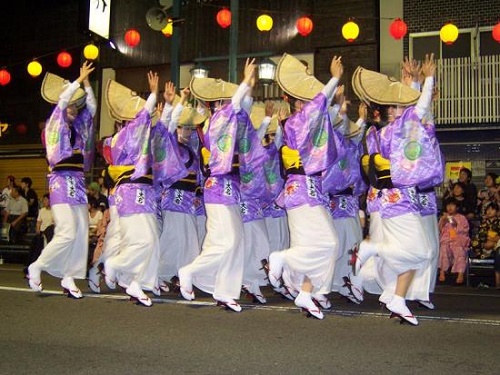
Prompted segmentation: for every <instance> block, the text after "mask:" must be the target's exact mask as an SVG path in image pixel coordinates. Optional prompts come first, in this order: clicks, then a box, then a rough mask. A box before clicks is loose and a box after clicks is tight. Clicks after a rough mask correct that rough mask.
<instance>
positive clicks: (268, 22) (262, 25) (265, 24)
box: [257, 14, 273, 31]
mask: <svg viewBox="0 0 500 375" xmlns="http://www.w3.org/2000/svg"><path fill="white" fill-rule="evenodd" d="M272 28H273V19H272V17H271V16H268V15H267V14H262V15H260V16H259V17H258V18H257V29H259V31H269V30H271V29H272Z"/></svg>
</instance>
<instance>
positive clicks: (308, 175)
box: [269, 55, 343, 319]
mask: <svg viewBox="0 0 500 375" xmlns="http://www.w3.org/2000/svg"><path fill="white" fill-rule="evenodd" d="M293 65H295V68H294V69H289V67H290V66H293ZM305 69H306V68H305V67H304V65H302V63H301V62H299V61H298V60H297V59H295V58H293V57H291V56H290V55H285V56H284V57H283V58H282V59H281V61H280V64H279V65H278V75H277V76H278V83H279V84H280V86H281V87H282V89H283V90H284V91H285V92H287V93H288V94H289V95H291V96H293V100H292V102H293V105H292V107H293V108H294V111H295V113H294V114H293V115H292V116H291V117H289V118H288V119H287V120H286V122H285V126H284V131H283V141H284V144H285V146H283V147H282V148H281V150H282V160H283V165H284V167H285V169H286V174H287V181H286V184H285V189H284V191H283V192H282V194H281V195H280V197H279V198H278V200H277V203H278V204H279V205H280V206H282V207H285V208H286V210H287V214H288V223H289V227H290V245H291V246H290V248H288V249H285V250H283V251H276V252H273V253H271V255H270V256H269V281H270V283H271V284H272V285H273V287H274V288H276V289H277V288H280V287H281V285H282V279H281V277H282V273H283V269H284V267H285V266H286V267H288V268H289V269H290V271H291V273H292V274H293V275H294V276H297V275H298V276H299V277H300V278H301V279H302V282H301V283H300V284H301V285H300V293H299V294H298V296H297V297H296V298H295V305H296V306H298V307H300V308H302V309H304V310H305V311H307V312H308V313H309V314H311V315H312V316H314V317H316V318H318V319H323V317H324V316H323V313H322V311H321V309H320V308H319V307H318V306H316V304H315V303H314V302H313V296H312V295H311V293H313V295H314V297H315V298H316V299H317V300H318V302H320V303H321V302H325V303H326V301H325V300H326V297H325V296H324V295H325V294H328V293H329V292H330V287H331V274H332V273H333V269H334V264H335V259H336V257H337V256H336V254H337V251H338V242H337V236H336V233H335V229H334V227H333V223H332V218H331V216H330V214H329V213H328V211H327V209H326V207H325V199H326V197H325V196H324V194H323V192H322V190H321V172H322V171H324V170H326V169H327V168H329V167H330V166H331V165H332V164H333V163H334V162H335V161H336V159H337V153H336V148H335V140H334V135H333V134H332V132H333V127H332V124H331V121H330V118H329V114H328V105H329V103H330V102H331V101H332V99H333V95H334V91H335V88H336V87H337V84H338V81H339V79H340V77H341V75H342V73H343V66H342V63H341V58H340V57H338V58H337V57H334V58H333V59H332V61H331V64H330V73H331V75H332V78H331V79H330V81H329V82H328V83H327V84H326V85H325V86H324V87H323V88H321V85H317V84H316V82H315V79H314V77H313V76H310V75H308V74H306V75H304V74H302V77H303V79H293V78H290V76H291V75H293V74H294V72H295V71H298V72H300V70H302V71H303V72H305ZM287 70H288V71H291V74H283V73H284V71H287ZM296 78H297V77H296ZM297 81H299V82H297ZM311 99H312V100H311ZM308 100H310V101H309V102H307V101H308ZM329 280H330V282H329ZM327 307H328V306H327Z"/></svg>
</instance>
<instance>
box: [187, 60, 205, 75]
mask: <svg viewBox="0 0 500 375" xmlns="http://www.w3.org/2000/svg"><path fill="white" fill-rule="evenodd" d="M209 71H210V69H208V68H207V67H206V66H205V65H203V64H202V63H200V62H197V63H196V65H195V66H193V67H192V68H191V69H189V73H191V78H207V77H208V72H209Z"/></svg>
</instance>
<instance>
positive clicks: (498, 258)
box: [495, 241, 500, 290]
mask: <svg viewBox="0 0 500 375" xmlns="http://www.w3.org/2000/svg"><path fill="white" fill-rule="evenodd" d="M495 288H497V289H499V290H500V241H498V242H497V247H496V248H495Z"/></svg>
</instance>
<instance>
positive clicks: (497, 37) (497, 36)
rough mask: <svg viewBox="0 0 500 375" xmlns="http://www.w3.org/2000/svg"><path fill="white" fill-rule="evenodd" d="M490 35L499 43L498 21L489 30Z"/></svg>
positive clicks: (499, 27) (499, 28)
mask: <svg viewBox="0 0 500 375" xmlns="http://www.w3.org/2000/svg"><path fill="white" fill-rule="evenodd" d="M491 35H492V36H493V39H495V40H496V41H497V42H498V43H500V22H499V23H497V24H496V26H495V27H494V28H493V30H491Z"/></svg>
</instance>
